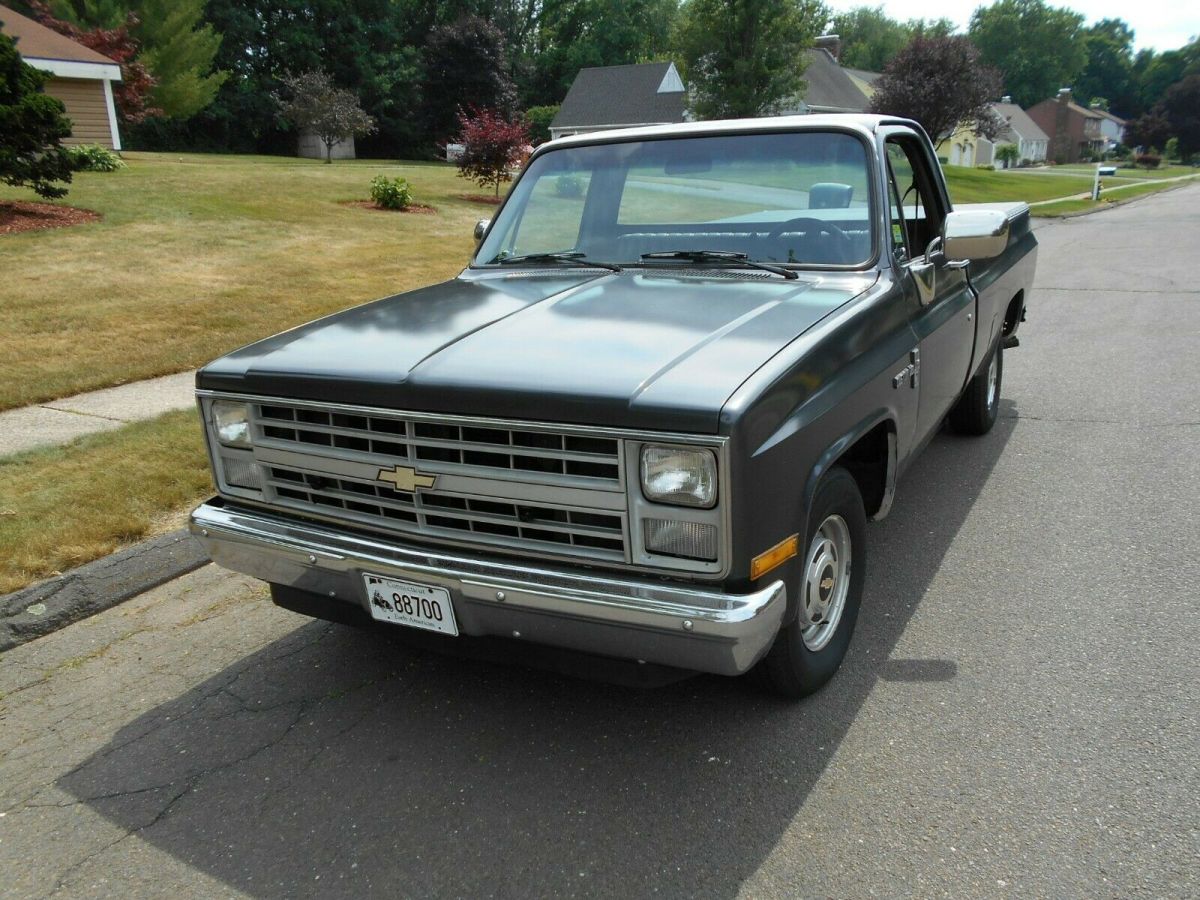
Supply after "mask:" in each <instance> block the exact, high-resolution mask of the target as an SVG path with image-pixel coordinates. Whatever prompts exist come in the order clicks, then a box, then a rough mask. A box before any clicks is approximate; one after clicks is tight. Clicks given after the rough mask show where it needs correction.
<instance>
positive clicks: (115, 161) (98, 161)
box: [67, 144, 125, 172]
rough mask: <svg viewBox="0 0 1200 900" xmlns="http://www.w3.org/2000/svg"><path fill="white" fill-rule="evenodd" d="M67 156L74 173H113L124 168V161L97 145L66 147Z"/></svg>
mask: <svg viewBox="0 0 1200 900" xmlns="http://www.w3.org/2000/svg"><path fill="white" fill-rule="evenodd" d="M67 156H68V157H69V158H70V160H71V168H72V169H74V170H75V171H76V172H115V171H117V169H123V168H125V160H123V159H121V157H119V156H117V154H115V153H114V152H113V151H111V150H108V149H105V148H104V147H101V146H99V145H97V144H83V145H82V146H79V147H68V148H67Z"/></svg>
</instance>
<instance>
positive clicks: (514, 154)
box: [458, 109, 529, 199]
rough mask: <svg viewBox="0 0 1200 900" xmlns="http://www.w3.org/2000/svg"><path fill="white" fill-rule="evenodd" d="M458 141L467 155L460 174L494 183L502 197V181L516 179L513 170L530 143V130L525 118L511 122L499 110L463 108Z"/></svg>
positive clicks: (461, 161) (462, 159)
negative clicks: (513, 177) (465, 109)
mask: <svg viewBox="0 0 1200 900" xmlns="http://www.w3.org/2000/svg"><path fill="white" fill-rule="evenodd" d="M458 124H459V129H460V132H459V137H458V143H460V144H462V145H463V154H462V156H461V157H460V158H459V160H458V174H459V175H460V176H461V177H463V178H470V179H471V180H473V181H474V182H475V183H477V184H478V185H479V186H480V187H489V186H494V187H495V189H496V198H497V199H499V197H500V184H501V183H502V182H505V181H511V180H512V170H513V168H514V167H517V166H519V165H520V163H521V158H522V156H523V155H525V154H527V152H528V150H527V148H528V146H529V131H528V129H527V127H526V125H525V121H524V120H523V119H522V120H521V121H518V122H510V121H509V120H508V119H507V118H506V117H505V115H504V114H503V113H502V112H500V111H499V110H495V109H470V110H467V111H463V110H459V114H458Z"/></svg>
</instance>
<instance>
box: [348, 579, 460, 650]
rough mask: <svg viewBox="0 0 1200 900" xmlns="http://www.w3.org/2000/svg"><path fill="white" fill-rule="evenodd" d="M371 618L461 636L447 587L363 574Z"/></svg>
mask: <svg viewBox="0 0 1200 900" xmlns="http://www.w3.org/2000/svg"><path fill="white" fill-rule="evenodd" d="M363 581H364V582H365V583H366V586H367V602H368V604H369V605H370V608H371V615H372V616H373V617H374V618H375V619H377V620H379V621H380V622H391V623H392V624H393V625H407V626H409V627H410V628H424V629H425V630H426V631H438V632H441V633H442V634H450V635H455V636H457V635H458V623H456V622H455V621H454V606H453V605H452V604H451V603H450V592H449V591H448V590H446V589H445V588H439V587H428V586H427V585H423V584H413V583H412V582H411V581H396V580H395V579H394V578H384V577H383V576H382V575H368V574H366V573H365V572H364V573H363Z"/></svg>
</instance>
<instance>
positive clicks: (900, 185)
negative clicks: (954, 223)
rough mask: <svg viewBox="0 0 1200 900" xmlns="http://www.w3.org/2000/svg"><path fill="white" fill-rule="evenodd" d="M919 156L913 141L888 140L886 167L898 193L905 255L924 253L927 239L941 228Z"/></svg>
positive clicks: (933, 195) (927, 177) (940, 218)
mask: <svg viewBox="0 0 1200 900" xmlns="http://www.w3.org/2000/svg"><path fill="white" fill-rule="evenodd" d="M922 155H923V153H922V150H921V148H920V146H918V145H917V144H916V142H914V141H911V140H903V139H900V138H889V139H888V142H887V158H888V167H889V169H890V170H891V172H892V175H893V178H894V183H895V193H896V194H898V195H899V206H900V212H901V215H902V216H903V218H904V232H905V235H904V236H905V238H906V239H907V243H908V248H909V254H910V256H909V258H911V257H912V255H913V254H921V253H924V252H925V248H926V246H928V244H929V242H930V241H931V240H933V238H934V237H936V236H937V235H939V234H941V231H942V212H941V207H940V204H939V202H938V198H937V195H936V194H935V193H934V191H933V186H932V185H931V184H930V181H929V173H928V171H927V170H926V168H925V165H924V164H923V160H922Z"/></svg>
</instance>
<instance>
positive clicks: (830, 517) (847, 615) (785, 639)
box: [758, 469, 867, 697]
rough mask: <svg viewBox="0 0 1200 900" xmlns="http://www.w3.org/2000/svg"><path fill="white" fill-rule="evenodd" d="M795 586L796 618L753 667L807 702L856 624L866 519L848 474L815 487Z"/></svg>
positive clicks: (778, 688)
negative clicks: (756, 665) (803, 553)
mask: <svg viewBox="0 0 1200 900" xmlns="http://www.w3.org/2000/svg"><path fill="white" fill-rule="evenodd" d="M811 523H812V524H811V526H810V531H809V534H808V535H807V541H806V542H805V543H804V544H802V545H801V546H803V547H804V548H805V555H804V558H803V561H802V567H801V570H800V579H799V583H798V585H797V586H796V588H795V590H796V615H795V618H794V619H793V620H792V622H791V624H789V625H787V626H785V627H784V628H782V629H780V631H779V634H778V635H777V636H776V638H775V643H774V644H773V645H772V647H771V650H770V652H769V653H768V654H767V656H766V657H765V658H764V659H763V661H762V662H760V663H759V664H758V669H759V673H760V677H761V678H762V679H763V680H764V681H765V682H766V685H767V686H768V687H769V688H771V689H772V690H773V691H775V692H776V693H780V694H783V695H784V696H787V697H806V696H808V695H809V694H811V693H812V692H813V691H815V690H817V688H819V687H821V685H823V684H825V682H827V681H828V680H829V679H830V678H832V677H833V673H834V672H836V671H837V668H838V666H839V665H841V662H842V658H843V657H844V656H845V655H846V648H847V647H849V646H850V636H851V635H852V634H853V633H854V624H855V622H856V621H857V620H858V607H859V604H860V603H861V601H862V589H863V575H864V572H865V569H866V567H865V563H866V549H867V546H866V526H867V517H866V513H865V512H864V511H863V501H862V494H861V493H860V492H859V489H858V483H857V482H856V481H855V480H854V476H853V475H851V474H850V473H849V472H847V471H846V470H845V469H831V470H830V471H829V472H828V473H827V474H826V475H825V477H824V478H822V479H821V483H820V484H819V485H818V486H817V492H816V495H815V496H814V497H813V508H812V518H811Z"/></svg>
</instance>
